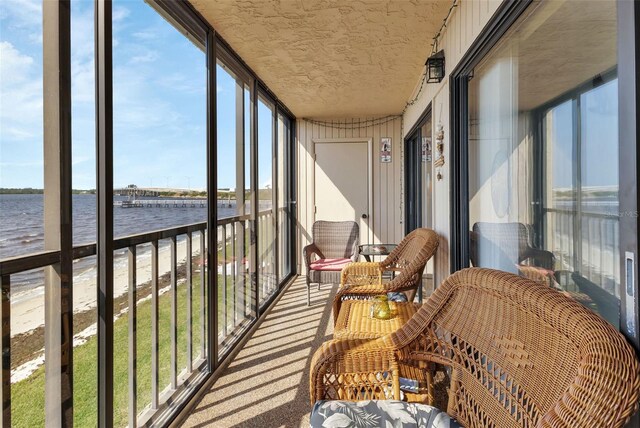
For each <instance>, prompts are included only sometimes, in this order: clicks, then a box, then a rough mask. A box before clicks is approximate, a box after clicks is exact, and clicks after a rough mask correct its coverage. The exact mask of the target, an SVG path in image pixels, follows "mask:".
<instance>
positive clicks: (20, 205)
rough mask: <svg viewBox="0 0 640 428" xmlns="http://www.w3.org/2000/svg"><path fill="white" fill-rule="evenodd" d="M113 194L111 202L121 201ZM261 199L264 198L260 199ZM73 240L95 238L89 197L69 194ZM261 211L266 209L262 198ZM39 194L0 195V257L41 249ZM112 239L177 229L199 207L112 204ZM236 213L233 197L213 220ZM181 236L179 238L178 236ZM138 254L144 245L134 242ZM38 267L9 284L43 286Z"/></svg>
mask: <svg viewBox="0 0 640 428" xmlns="http://www.w3.org/2000/svg"><path fill="white" fill-rule="evenodd" d="M124 199H126V197H117V198H116V199H115V200H124ZM263 202H265V201H263ZM72 204H73V243H74V245H81V244H88V243H93V242H95V241H96V197H95V195H73V201H72ZM262 205H263V203H261V207H260V208H261V209H269V208H270V206H271V203H270V202H267V203H266V204H265V206H264V207H263V206H262ZM43 210H44V195H0V260H1V259H5V258H9V257H15V256H24V255H28V254H32V253H35V252H39V251H43V250H44V215H43ZM113 212H114V237H116V238H118V237H122V236H127V235H135V234H140V233H146V232H151V231H154V230H159V229H166V228H171V227H178V226H182V225H186V224H192V223H199V222H204V221H206V220H207V208H204V207H166V208H164V207H153V208H120V207H114V211H113ZM235 215H237V211H236V206H235V201H230V203H229V202H227V201H224V202H222V201H219V202H218V218H224V217H231V216H235ZM182 239H184V237H182ZM140 247H141V248H140V251H139V252H140V256H142V257H144V255H145V252H148V247H149V245H143V246H140ZM125 253H126V250H121V251H118V252H116V253H114V258H115V261H114V263H115V265H116V268H117V267H118V265H120V264H126V254H125ZM94 269H95V258H94V257H87V258H84V259H80V260H76V261H75V264H74V270H75V272H76V275H83V274H87V273H90V272H91V271H93V270H94ZM42 275H43V271H42V269H39V270H37V271H34V272H25V273H22V274H18V275H12V276H11V284H12V288H14V289H17V288H18V289H19V288H24V287H33V286H37V285H41V284H43V279H42Z"/></svg>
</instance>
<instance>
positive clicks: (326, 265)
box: [309, 259, 351, 271]
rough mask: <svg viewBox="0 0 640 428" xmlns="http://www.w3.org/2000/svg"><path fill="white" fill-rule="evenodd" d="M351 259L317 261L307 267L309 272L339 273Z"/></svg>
mask: <svg viewBox="0 0 640 428" xmlns="http://www.w3.org/2000/svg"><path fill="white" fill-rule="evenodd" d="M349 263H351V259H319V260H316V261H314V262H312V263H311V264H310V265H309V268H310V269H311V270H327V271H341V270H342V268H343V267H345V266H346V265H348V264H349Z"/></svg>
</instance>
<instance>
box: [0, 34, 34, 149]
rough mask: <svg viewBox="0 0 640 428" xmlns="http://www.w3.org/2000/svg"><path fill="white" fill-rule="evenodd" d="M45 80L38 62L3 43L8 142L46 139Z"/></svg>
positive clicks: (1, 80)
mask: <svg viewBox="0 0 640 428" xmlns="http://www.w3.org/2000/svg"><path fill="white" fill-rule="evenodd" d="M42 105H43V102H42V76H41V75H40V74H39V73H36V67H35V60H34V59H33V58H32V57H30V56H28V55H25V54H23V53H21V52H20V51H19V50H18V49H16V48H15V47H14V46H13V45H12V44H11V43H9V42H0V123H1V124H2V135H3V137H5V138H9V139H15V140H24V139H27V138H33V137H36V136H39V135H42Z"/></svg>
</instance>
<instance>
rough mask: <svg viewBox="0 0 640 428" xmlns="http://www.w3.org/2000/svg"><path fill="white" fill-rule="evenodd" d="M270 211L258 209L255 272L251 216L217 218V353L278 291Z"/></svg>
mask: <svg viewBox="0 0 640 428" xmlns="http://www.w3.org/2000/svg"><path fill="white" fill-rule="evenodd" d="M273 217H274V216H273V211H272V210H266V211H261V212H260V213H259V214H258V219H257V231H258V233H257V237H256V238H257V242H256V243H255V244H256V245H257V254H258V260H257V272H256V273H255V275H253V273H252V272H251V269H250V266H251V257H254V256H253V254H252V251H251V250H250V248H251V245H253V244H254V243H252V242H251V241H250V237H251V216H250V215H242V216H235V217H226V218H221V219H218V223H217V233H218V235H217V245H218V250H217V251H218V284H224V286H222V287H218V293H219V295H218V307H219V310H218V319H219V322H218V343H219V344H220V352H219V353H220V356H222V355H224V353H225V352H226V351H227V350H228V349H229V347H230V346H232V345H233V343H235V341H236V340H237V339H238V338H239V337H240V335H241V333H242V332H244V331H245V330H246V328H247V326H248V324H249V323H250V322H251V321H252V320H253V319H255V317H256V305H255V302H256V293H255V290H254V286H253V282H254V279H253V278H256V279H255V281H257V286H258V293H257V294H258V295H257V299H258V305H259V306H260V307H262V306H263V305H264V304H265V303H266V302H267V301H268V300H269V299H270V298H271V297H272V296H273V295H274V294H275V293H276V292H277V290H278V281H277V278H276V254H275V253H276V251H275V248H276V244H275V242H276V241H275V231H274V228H275V224H274V223H273Z"/></svg>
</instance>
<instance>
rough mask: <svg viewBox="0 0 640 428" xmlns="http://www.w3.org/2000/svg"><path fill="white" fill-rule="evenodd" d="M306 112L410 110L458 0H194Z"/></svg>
mask: <svg viewBox="0 0 640 428" xmlns="http://www.w3.org/2000/svg"><path fill="white" fill-rule="evenodd" d="M190 1H191V3H192V4H193V6H194V7H195V8H196V9H197V10H198V11H199V12H200V13H201V14H202V15H203V16H204V17H205V18H206V19H207V20H208V21H209V22H210V23H211V24H212V25H213V27H214V28H215V29H216V30H217V31H218V33H219V34H220V35H222V37H224V39H225V40H226V41H227V42H228V43H229V44H230V45H231V47H232V48H233V49H234V50H235V51H236V52H237V53H238V54H239V55H240V56H241V57H242V58H243V59H244V61H245V62H246V63H247V64H248V65H249V66H250V67H251V68H252V69H253V70H254V71H255V72H256V73H257V74H258V75H259V76H260V78H261V79H262V80H263V81H264V82H265V83H266V84H267V85H268V86H269V87H270V89H271V90H273V91H274V93H275V94H276V95H277V96H278V97H279V98H280V99H281V100H282V101H283V102H284V103H285V104H286V105H287V106H288V107H289V108H290V109H291V110H292V111H293V113H294V114H295V115H296V116H298V117H356V116H369V115H386V114H394V113H399V112H400V111H402V108H403V107H404V103H405V102H406V100H407V99H408V98H409V97H410V96H411V92H412V91H413V90H414V89H415V84H416V82H417V80H418V77H419V76H420V73H421V72H422V70H423V67H424V62H425V60H426V58H427V56H428V55H429V53H430V52H431V38H432V37H433V36H434V34H435V33H436V32H437V31H438V29H439V28H440V25H441V24H442V20H443V19H444V17H445V16H446V14H447V11H448V9H449V6H450V5H451V1H450V0H437V1H435V0H431V1H425V0H422V1H420V0H411V1H410V0H396V1H390V0H362V1H352V0H215V1H214V0H190Z"/></svg>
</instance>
